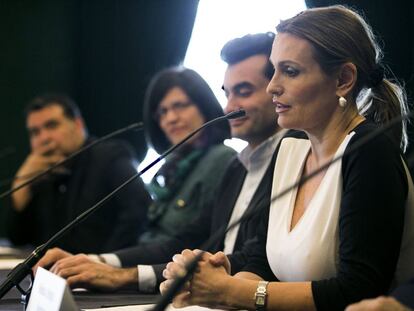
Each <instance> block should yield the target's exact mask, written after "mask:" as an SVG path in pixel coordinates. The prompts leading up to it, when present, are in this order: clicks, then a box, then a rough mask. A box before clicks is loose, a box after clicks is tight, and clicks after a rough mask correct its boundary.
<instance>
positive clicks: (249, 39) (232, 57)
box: [220, 32, 275, 80]
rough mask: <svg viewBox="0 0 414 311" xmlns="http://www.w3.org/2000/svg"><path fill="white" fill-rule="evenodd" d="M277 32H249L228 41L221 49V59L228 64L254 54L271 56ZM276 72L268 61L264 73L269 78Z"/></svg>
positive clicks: (235, 62)
mask: <svg viewBox="0 0 414 311" xmlns="http://www.w3.org/2000/svg"><path fill="white" fill-rule="evenodd" d="M274 38H275V34H274V33H272V32H266V33H257V34H248V35H245V36H243V37H241V38H236V39H233V40H230V41H229V42H227V43H226V44H225V45H224V47H223V48H222V49H221V53H220V56H221V59H222V60H223V61H225V62H226V63H227V64H228V65H234V64H237V63H239V62H241V61H242V60H245V59H246V58H248V57H251V56H254V55H266V56H268V57H270V52H271V51H272V44H273V40H274ZM273 73H274V68H273V65H272V63H271V62H270V61H268V62H267V64H266V67H265V69H264V75H265V77H266V78H268V79H269V80H270V79H271V78H272V76H273Z"/></svg>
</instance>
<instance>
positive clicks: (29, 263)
mask: <svg viewBox="0 0 414 311" xmlns="http://www.w3.org/2000/svg"><path fill="white" fill-rule="evenodd" d="M237 115H238V116H242V115H245V112H244V110H239V111H235V112H231V113H229V114H227V115H224V116H221V117H218V118H215V119H212V120H210V121H208V122H206V123H204V124H203V125H202V126H201V127H199V128H197V129H196V130H194V131H193V132H191V133H190V134H188V135H187V136H186V137H185V138H184V139H183V140H182V141H180V142H179V143H178V144H176V145H173V146H171V147H170V148H169V149H168V150H166V151H165V152H164V153H162V154H161V155H160V156H159V157H158V158H156V159H155V160H154V161H152V162H151V163H150V164H148V165H147V166H146V167H145V168H143V169H142V170H141V171H139V172H138V173H136V174H134V175H133V176H131V177H130V178H128V179H127V180H126V181H125V182H123V183H122V184H121V185H120V186H118V187H117V188H115V189H114V190H113V191H112V192H110V193H109V194H108V195H106V196H105V197H104V198H102V199H101V200H100V201H98V202H97V203H95V204H94V205H93V206H92V207H90V208H89V209H87V210H86V211H85V212H83V213H82V214H80V215H79V216H77V217H76V218H75V219H74V220H72V221H71V222H70V223H68V224H67V225H66V226H65V227H63V228H62V229H61V230H59V231H58V232H57V233H56V234H55V235H53V236H52V237H51V238H50V239H49V240H48V241H46V242H45V243H44V244H42V245H40V246H38V247H37V248H36V249H35V250H34V251H33V252H32V253H31V254H30V255H29V257H27V258H26V259H25V260H24V261H23V262H22V263H20V264H18V265H17V266H16V267H15V268H14V269H13V270H12V271H11V272H10V273H9V274H8V275H7V279H6V280H5V281H4V282H3V283H2V284H1V285H0V299H1V298H3V297H4V295H5V294H6V293H8V292H9V290H10V289H11V288H13V286H16V287H18V286H19V283H20V282H21V281H22V280H23V279H24V278H25V277H26V276H27V275H29V274H31V273H32V268H33V266H34V265H35V264H36V263H37V262H38V261H39V259H40V258H42V256H43V255H44V254H45V253H46V251H47V250H48V249H49V248H50V247H51V246H52V245H53V243H55V242H56V241H57V240H59V238H61V237H62V236H63V235H64V234H65V233H66V232H67V231H69V230H71V229H72V228H73V227H75V226H76V225H78V224H79V223H81V222H82V221H84V220H85V219H86V218H88V217H89V216H90V215H91V214H92V213H94V212H95V211H97V210H98V209H99V208H100V207H101V206H102V205H103V204H104V203H106V202H107V201H108V200H110V199H111V198H112V197H113V196H114V195H116V194H117V193H118V192H119V191H120V190H122V189H123V188H124V187H125V186H127V185H128V184H130V183H131V182H132V181H134V180H135V179H136V178H138V177H140V176H141V175H142V174H144V173H145V172H146V171H148V170H149V169H150V168H152V167H153V166H154V165H156V164H157V163H158V162H160V161H161V160H162V159H164V158H165V157H166V156H168V155H169V154H170V153H171V152H173V151H174V150H176V149H177V148H179V147H180V146H181V145H183V144H184V143H186V142H187V141H188V140H189V139H190V138H191V137H193V136H194V135H196V134H197V133H198V132H200V131H201V130H202V129H204V128H206V127H208V126H210V125H212V124H214V123H216V122H220V121H225V120H228V118H237Z"/></svg>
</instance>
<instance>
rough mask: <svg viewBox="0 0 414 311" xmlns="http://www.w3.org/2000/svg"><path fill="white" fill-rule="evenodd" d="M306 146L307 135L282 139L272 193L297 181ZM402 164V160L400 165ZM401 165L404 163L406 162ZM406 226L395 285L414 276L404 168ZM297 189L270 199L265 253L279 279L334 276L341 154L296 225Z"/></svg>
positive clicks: (413, 230)
mask: <svg viewBox="0 0 414 311" xmlns="http://www.w3.org/2000/svg"><path fill="white" fill-rule="evenodd" d="M354 134H355V132H351V133H350V134H348V135H347V136H346V137H345V139H344V141H343V142H342V143H341V145H340V146H339V148H338V150H337V151H336V154H335V156H334V158H336V157H337V156H339V155H341V154H342V153H343V152H344V151H345V149H346V147H347V145H348V143H349V141H350V140H351V138H352V136H353V135H354ZM310 148H311V144H310V141H309V140H307V139H298V138H285V139H284V140H283V141H282V142H281V145H280V149H279V153H278V157H277V160H276V164H275V172H277V175H276V173H275V176H277V178H275V179H274V180H273V188H272V197H274V196H276V195H277V194H279V193H281V192H282V191H284V190H285V189H286V186H288V185H293V184H294V183H295V182H297V181H299V179H300V177H301V175H302V172H303V168H304V165H305V160H306V156H307V155H308V153H309V151H310ZM404 166H405V164H404ZM405 168H406V167H405ZM406 174H407V178H408V185H409V191H408V197H407V201H406V211H405V225H404V233H403V239H402V245H401V251H400V258H399V262H398V264H397V269H396V275H395V279H394V284H393V285H397V284H400V283H401V282H404V281H406V280H407V279H408V278H411V277H413V276H414V262H413V260H414V218H413V217H414V195H413V194H414V188H413V183H412V180H411V177H410V174H409V172H408V170H407V169H406ZM296 194H297V188H296V189H294V190H292V191H290V192H289V193H287V194H286V195H285V196H283V197H281V198H280V199H278V200H276V201H275V202H273V203H272V205H271V207H270V213H269V226H268V235H267V242H266V254H267V259H268V262H269V265H270V267H271V269H272V271H273V273H274V275H275V276H276V277H277V278H278V279H279V280H280V281H282V282H295V281H296V282H298V281H317V280H322V279H328V278H332V277H335V276H336V272H337V265H338V255H339V232H338V225H339V209H340V205H341V197H342V159H341V160H338V161H337V162H335V163H334V164H332V165H330V167H329V168H328V170H327V171H326V173H325V176H324V177H323V179H322V181H321V183H320V185H319V187H318V189H317V191H316V192H315V194H314V196H313V198H312V199H311V201H310V202H309V204H308V206H307V208H306V210H305V212H304V214H303V215H302V217H301V218H300V219H299V221H298V222H297V224H296V225H295V227H294V228H293V229H292V230H290V228H291V220H292V213H293V209H294V204H295V200H296Z"/></svg>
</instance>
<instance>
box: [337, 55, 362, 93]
mask: <svg viewBox="0 0 414 311" xmlns="http://www.w3.org/2000/svg"><path fill="white" fill-rule="evenodd" d="M357 76H358V72H357V68H356V66H355V65H354V64H353V63H351V62H348V63H345V64H343V65H342V66H341V67H340V69H339V72H338V80H337V85H336V95H338V97H347V95H348V94H351V93H352V90H353V89H354V86H355V84H356V81H357Z"/></svg>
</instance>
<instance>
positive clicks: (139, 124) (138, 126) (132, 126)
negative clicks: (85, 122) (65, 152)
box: [0, 122, 144, 199]
mask: <svg viewBox="0 0 414 311" xmlns="http://www.w3.org/2000/svg"><path fill="white" fill-rule="evenodd" d="M143 126H144V124H143V123H142V122H137V123H132V124H130V125H128V126H126V127H123V128H121V129H119V130H116V131H114V132H111V133H109V134H107V135H105V136H103V137H101V138H98V139H96V140H94V141H93V142H92V143H90V144H88V145H86V146H84V147H82V148H80V149H79V150H77V151H76V152H74V153H72V154H71V155H69V156H68V157H67V158H65V159H63V160H62V161H59V162H57V163H55V164H53V165H52V166H50V167H49V168H47V169H45V170H44V171H41V172H40V173H39V174H36V175H35V176H33V177H31V178H30V179H28V180H26V181H25V182H23V183H22V184H20V185H18V186H17V187H14V188H12V189H9V190H7V191H5V192H3V193H1V194H0V199H3V198H5V197H7V196H8V195H10V194H12V193H14V192H16V191H17V190H20V189H21V188H23V187H26V186H27V185H29V184H31V183H33V182H35V181H36V180H38V179H39V178H41V177H43V176H45V175H46V174H48V173H50V172H51V171H52V170H54V169H55V168H57V167H58V166H61V165H64V164H66V163H68V162H69V161H70V160H72V159H73V158H75V157H76V156H78V155H79V154H81V153H83V152H85V151H86V150H88V149H90V148H92V147H93V146H95V145H97V144H99V143H101V142H103V141H105V140H108V139H110V138H112V137H114V136H117V135H119V134H122V133H125V132H127V131H130V130H134V129H136V130H141V129H142V128H143ZM34 174H35V173H34ZM30 175H32V174H30ZM26 177H30V176H17V178H26ZM17 178H16V177H15V178H12V179H9V180H10V181H13V180H15V179H17ZM9 180H7V181H9Z"/></svg>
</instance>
